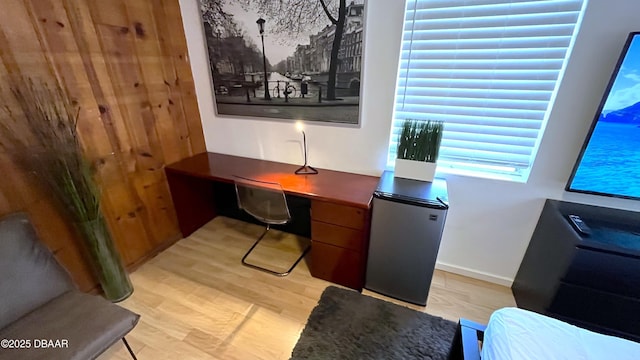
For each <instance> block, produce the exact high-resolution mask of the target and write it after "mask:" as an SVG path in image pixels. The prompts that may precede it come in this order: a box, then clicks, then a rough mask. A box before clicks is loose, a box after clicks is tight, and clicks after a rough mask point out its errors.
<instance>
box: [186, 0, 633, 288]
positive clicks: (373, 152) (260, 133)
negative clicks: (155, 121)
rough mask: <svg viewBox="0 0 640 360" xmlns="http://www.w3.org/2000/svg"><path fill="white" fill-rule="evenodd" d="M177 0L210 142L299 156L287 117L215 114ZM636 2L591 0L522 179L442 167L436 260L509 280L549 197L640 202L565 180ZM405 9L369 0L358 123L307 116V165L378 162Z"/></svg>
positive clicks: (199, 40) (366, 170)
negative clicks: (570, 186) (446, 206)
mask: <svg viewBox="0 0 640 360" xmlns="http://www.w3.org/2000/svg"><path fill="white" fill-rule="evenodd" d="M180 5H181V11H182V16H183V21H184V26H185V33H186V36H187V43H188V46H189V55H190V61H191V64H192V65H191V66H192V70H193V74H194V78H195V80H196V92H197V96H198V103H199V106H200V114H201V118H202V124H203V129H204V133H205V138H206V141H207V150H209V151H213V152H221V153H227V154H233V155H240V156H247V157H252V158H259V159H267V160H275V161H281V162H288V163H294V164H298V163H300V161H301V159H302V155H301V151H300V149H301V146H300V139H299V134H298V133H297V132H296V131H295V129H294V126H293V124H292V122H290V121H270V120H255V119H238V118H234V119H230V118H221V117H217V116H216V115H215V111H214V104H213V95H212V90H211V85H210V75H209V66H208V63H207V61H208V60H207V54H206V50H205V45H204V38H203V34H202V26H201V24H200V20H199V13H198V8H197V0H180ZM639 12H640V2H638V1H636V0H608V1H604V0H590V3H589V5H588V8H587V12H586V14H585V16H584V19H583V23H582V28H581V31H580V33H579V35H578V38H577V39H576V43H575V46H574V49H573V54H572V57H571V60H570V62H569V64H568V67H567V70H566V73H565V76H564V80H563V83H562V85H561V86H560V89H559V92H558V95H557V99H556V105H555V106H554V108H553V110H552V112H551V116H550V119H549V122H548V124H547V128H546V131H545V135H544V138H543V141H542V143H541V146H540V150H539V152H538V157H537V159H536V163H535V165H534V167H533V170H532V172H531V176H530V178H529V181H528V183H526V184H522V183H513V182H507V181H500V180H488V179H479V178H472V177H465V176H454V175H450V176H447V180H448V184H449V200H450V205H451V209H450V211H449V215H448V218H447V223H446V226H445V232H444V236H443V239H442V245H441V247H440V252H439V256H438V266H439V267H440V268H442V269H445V270H450V271H454V272H458V273H462V274H466V275H470V276H473V277H477V278H481V279H486V280H489V281H493V282H497V283H502V284H510V282H511V281H512V280H513V278H514V277H515V274H516V272H517V270H518V267H519V265H520V261H521V259H522V256H523V255H524V252H525V250H526V247H527V244H528V242H529V239H530V237H531V233H532V232H533V229H534V227H535V224H536V222H537V219H538V215H539V214H540V210H541V209H542V205H543V203H544V199H545V198H555V199H564V200H569V201H578V202H585V203H590V204H596V205H603V206H612V207H619V208H625V209H632V210H640V203H638V202H632V201H628V200H621V199H607V198H601V197H594V196H586V195H580V194H570V193H565V192H564V190H563V189H564V185H565V183H566V181H567V178H568V177H569V174H570V172H571V168H572V166H573V163H574V162H575V160H576V158H577V156H578V152H579V150H580V147H581V145H582V142H583V140H584V138H585V136H586V134H587V131H588V129H589V125H590V123H591V121H592V119H593V116H594V113H595V111H596V107H597V105H598V103H599V101H600V98H601V96H602V92H603V91H604V88H605V86H606V84H607V81H608V80H609V77H610V75H611V72H612V70H613V68H614V66H615V62H616V60H617V57H618V56H619V54H620V50H621V49H622V46H623V44H624V40H625V38H626V35H627V33H629V32H630V31H634V30H640V28H639V27H636V26H637V25H636V24H637V16H636V14H638V13H639ZM403 16H404V14H403V7H402V6H399V1H388V0H387V1H385V0H368V1H367V18H366V22H367V25H366V29H365V31H366V33H365V41H366V42H365V46H364V50H365V54H364V60H365V67H364V70H363V73H364V78H363V82H362V85H363V91H362V98H361V108H362V110H361V125H360V126H359V127H353V126H340V125H338V126H336V125H318V124H311V123H308V124H306V125H305V127H306V133H307V139H308V140H309V144H308V145H309V161H310V163H311V164H312V165H314V166H317V167H320V168H327V169H334V170H341V171H350V172H356V173H362V174H370V175H379V174H380V173H381V172H382V170H383V169H384V166H385V163H386V153H387V146H388V141H389V131H390V128H391V117H392V114H393V100H394V89H393V87H394V84H395V79H396V73H397V64H398V57H399V53H398V51H399V49H400V38H401V31H402V21H403ZM374 24H376V25H374ZM378 24H379V25H378Z"/></svg>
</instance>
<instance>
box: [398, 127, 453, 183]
mask: <svg viewBox="0 0 640 360" xmlns="http://www.w3.org/2000/svg"><path fill="white" fill-rule="evenodd" d="M443 128H444V123H443V122H442V121H434V120H426V121H424V120H415V119H405V121H404V123H403V125H402V131H401V132H400V134H399V136H398V153H397V158H396V167H395V176H397V177H401V178H407V179H414V180H422V181H433V178H434V176H435V173H436V160H437V159H438V152H439V150H440V142H441V141H442V131H443Z"/></svg>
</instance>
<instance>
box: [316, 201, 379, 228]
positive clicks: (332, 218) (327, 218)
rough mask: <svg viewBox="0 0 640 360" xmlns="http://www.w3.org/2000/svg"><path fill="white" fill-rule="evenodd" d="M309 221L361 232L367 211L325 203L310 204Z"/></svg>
mask: <svg viewBox="0 0 640 360" xmlns="http://www.w3.org/2000/svg"><path fill="white" fill-rule="evenodd" d="M311 219H313V220H318V221H322V222H325V223H329V224H336V225H342V226H346V227H348V228H352V229H357V230H361V229H364V228H365V224H366V221H367V211H366V210H365V209H360V208H356V207H352V206H345V205H337V204H332V203H329V202H326V201H317V200H314V201H312V202H311Z"/></svg>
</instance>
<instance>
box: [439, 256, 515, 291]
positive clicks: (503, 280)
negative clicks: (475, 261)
mask: <svg viewBox="0 0 640 360" xmlns="http://www.w3.org/2000/svg"><path fill="white" fill-rule="evenodd" d="M436 269H439V270H443V271H446V272H450V273H454V274H458V275H463V276H467V277H470V278H473V279H478V280H482V281H487V282H490V283H494V284H498V285H502V286H507V287H511V284H513V279H509V278H507V277H504V276H497V275H493V274H489V273H485V272H482V271H478V270H473V269H469V268H465V267H462V266H457V265H451V264H446V263H442V262H440V261H437V262H436Z"/></svg>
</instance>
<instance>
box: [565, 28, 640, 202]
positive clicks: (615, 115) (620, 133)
mask: <svg viewBox="0 0 640 360" xmlns="http://www.w3.org/2000/svg"><path fill="white" fill-rule="evenodd" d="M568 190H570V191H579V192H588V193H597V194H603V195H609V196H619V197H630V198H640V34H635V35H634V36H633V37H632V38H631V39H630V43H629V46H628V48H627V52H626V54H625V55H624V59H623V61H622V63H621V65H620V67H619V70H618V72H617V74H616V77H615V80H614V82H613V84H612V86H611V89H610V91H609V93H608V95H607V98H606V101H605V102H604V105H603V106H602V109H601V111H600V115H599V116H598V119H597V122H596V125H595V128H594V129H593V132H592V133H591V136H590V138H589V140H588V142H587V145H586V147H585V149H584V152H583V154H582V157H581V159H580V160H579V163H578V166H577V168H576V170H575V173H574V175H573V178H572V180H571V182H570V185H569V187H568Z"/></svg>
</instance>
